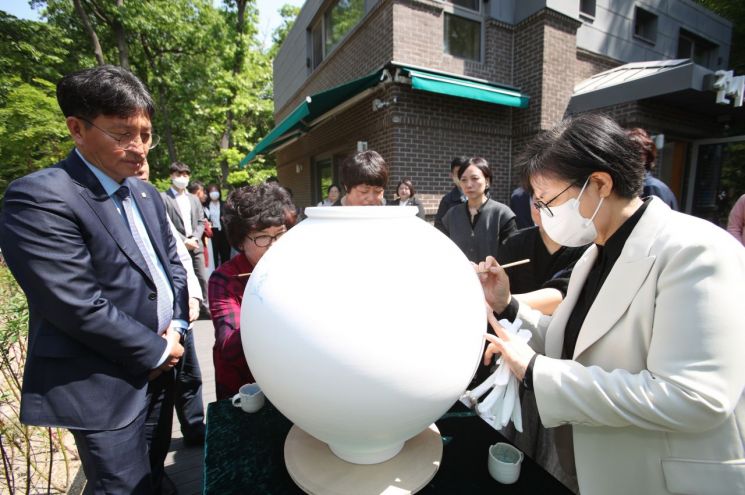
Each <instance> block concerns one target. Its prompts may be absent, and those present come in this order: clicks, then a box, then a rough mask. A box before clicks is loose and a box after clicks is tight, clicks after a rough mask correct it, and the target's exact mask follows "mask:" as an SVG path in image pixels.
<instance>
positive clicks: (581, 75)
mask: <svg viewBox="0 0 745 495" xmlns="http://www.w3.org/2000/svg"><path fill="white" fill-rule="evenodd" d="M619 65H623V63H622V62H621V61H619V60H615V59H612V58H610V57H606V56H604V55H600V54H597V53H592V52H588V51H587V50H583V49H581V48H578V49H577V61H576V63H575V71H574V84H575V85H576V84H579V83H580V82H582V81H584V80H585V79H589V78H590V77H592V76H594V75H595V74H600V73H601V72H605V71H607V70H610V69H613V68H614V67H618V66H619Z"/></svg>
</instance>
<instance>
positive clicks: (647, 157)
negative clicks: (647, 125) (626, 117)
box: [626, 127, 657, 172]
mask: <svg viewBox="0 0 745 495" xmlns="http://www.w3.org/2000/svg"><path fill="white" fill-rule="evenodd" d="M626 135H627V136H629V137H630V138H631V140H632V141H633V142H634V144H636V145H637V146H638V147H639V153H641V156H642V163H644V169H645V170H647V172H650V171H652V170H653V169H654V165H655V161H656V160H657V146H656V145H655V144H654V141H652V138H651V137H649V134H648V133H647V131H645V130H644V129H642V128H641V127H634V128H633V129H627V130H626Z"/></svg>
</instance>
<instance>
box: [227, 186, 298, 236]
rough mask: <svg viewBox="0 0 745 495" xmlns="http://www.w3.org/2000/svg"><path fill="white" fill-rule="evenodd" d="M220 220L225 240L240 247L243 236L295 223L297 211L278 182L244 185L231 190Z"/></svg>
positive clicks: (288, 226) (290, 225)
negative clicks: (224, 227)
mask: <svg viewBox="0 0 745 495" xmlns="http://www.w3.org/2000/svg"><path fill="white" fill-rule="evenodd" d="M223 219H224V220H225V225H226V228H227V229H228V241H229V242H230V244H231V245H232V246H233V247H234V248H235V249H237V250H239V251H240V250H242V246H243V243H244V242H245V240H246V237H247V236H248V235H249V234H250V233H251V232H257V231H260V230H264V229H266V228H269V227H279V226H280V225H284V226H286V227H287V228H288V229H289V228H290V227H292V226H293V225H295V221H296V220H297V210H296V209H295V205H294V204H293V203H292V199H291V198H290V195H289V193H288V192H287V190H286V189H285V188H284V187H282V186H280V185H279V184H277V183H269V184H266V183H264V184H259V185H257V186H245V187H241V188H239V189H236V190H235V191H233V192H231V193H230V195H229V196H228V199H227V200H226V201H225V209H224V210H223Z"/></svg>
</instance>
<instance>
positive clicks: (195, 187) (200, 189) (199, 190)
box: [186, 180, 215, 307]
mask: <svg viewBox="0 0 745 495" xmlns="http://www.w3.org/2000/svg"><path fill="white" fill-rule="evenodd" d="M186 190H187V191H188V192H189V194H193V195H194V196H196V197H197V199H198V200H199V202H200V203H201V204H202V212H203V214H204V233H203V234H202V248H203V253H202V257H203V258H204V267H205V269H206V271H207V272H211V271H212V270H213V269H214V268H215V267H214V263H213V256H214V254H213V249H212V222H210V218H209V212H208V211H207V200H208V198H207V193H206V192H205V190H204V183H202V182H200V181H198V180H193V181H191V182H189V185H188V186H187V187H186ZM204 276H205V280H206V279H207V273H205V275H204ZM205 307H206V303H205Z"/></svg>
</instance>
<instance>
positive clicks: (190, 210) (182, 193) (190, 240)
mask: <svg viewBox="0 0 745 495" xmlns="http://www.w3.org/2000/svg"><path fill="white" fill-rule="evenodd" d="M169 170H170V173H171V188H170V189H168V190H167V191H166V192H162V193H161V196H162V197H163V203H164V204H165V205H166V212H167V213H168V216H169V217H170V219H171V221H172V222H173V225H174V226H175V227H176V230H178V233H179V237H180V238H181V241H182V242H183V243H184V245H186V249H188V250H189V254H190V255H191V260H192V265H193V266H194V273H196V274H197V279H198V280H199V285H200V286H201V287H202V293H203V294H206V293H207V272H206V271H205V263H204V244H203V242H202V235H203V234H204V221H205V216H204V209H203V207H202V204H201V203H200V201H199V198H197V197H196V196H195V195H194V194H191V193H190V192H188V191H187V190H186V187H187V186H188V185H189V178H190V177H191V169H190V168H189V166H188V165H187V164H185V163H182V162H173V163H172V164H171V167H170V169H169ZM201 310H202V315H203V316H204V317H209V310H208V309H207V306H206V305H203V306H202V308H201Z"/></svg>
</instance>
